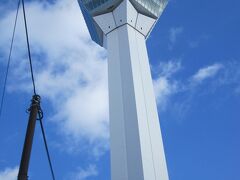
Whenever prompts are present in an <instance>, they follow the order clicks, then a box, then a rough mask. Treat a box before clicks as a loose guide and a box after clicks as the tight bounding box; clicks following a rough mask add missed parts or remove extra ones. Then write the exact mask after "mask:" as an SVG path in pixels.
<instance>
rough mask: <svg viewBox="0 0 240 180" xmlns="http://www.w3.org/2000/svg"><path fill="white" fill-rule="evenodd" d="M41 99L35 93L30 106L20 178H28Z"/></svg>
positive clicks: (22, 179) (25, 179)
mask: <svg viewBox="0 0 240 180" xmlns="http://www.w3.org/2000/svg"><path fill="white" fill-rule="evenodd" d="M40 100H41V98H40V96H39V95H34V96H33V97H32V103H31V107H30V108H29V111H30V115H29V120H28V127H27V132H26V136H25V142H24V147H23V152H22V158H21V164H20V168H19V173H18V180H27V179H28V167H29V160H30V156H31V150H32V143H33V137H34V131H35V125H36V120H37V115H38V110H39V107H40Z"/></svg>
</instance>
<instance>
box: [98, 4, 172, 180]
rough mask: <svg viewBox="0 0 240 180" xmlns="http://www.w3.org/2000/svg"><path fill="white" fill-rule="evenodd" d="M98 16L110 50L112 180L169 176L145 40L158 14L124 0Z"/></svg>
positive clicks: (162, 179)
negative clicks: (152, 15)
mask: <svg viewBox="0 0 240 180" xmlns="http://www.w3.org/2000/svg"><path fill="white" fill-rule="evenodd" d="M94 20H95V21H96V22H97V24H98V25H99V27H100V28H101V29H102V30H103V32H104V33H105V44H106V48H107V50H108V79H109V83H108V85H109V112H110V144H111V176H112V180H135V179H136V180H168V172H167V166H166V160H165V155H164V148H163V142H162V136H161V131H160V126H159V118H158V112H157V106H156V102H155V96H154V91H153V84H152V78H151V72H150V66H149V61H148V55H147V48H146V43H145V41H146V37H147V35H148V34H149V32H150V31H151V28H152V26H153V25H154V23H155V21H156V20H155V19H152V18H150V17H147V16H145V15H142V14H140V13H138V12H137V11H136V10H135V8H134V7H133V6H132V4H131V3H130V2H129V1H126V0H125V1H123V2H122V3H121V4H120V5H119V6H118V7H117V8H116V9H115V10H114V11H113V12H110V13H107V14H103V15H100V16H96V17H94Z"/></svg>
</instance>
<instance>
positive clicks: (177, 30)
mask: <svg viewBox="0 0 240 180" xmlns="http://www.w3.org/2000/svg"><path fill="white" fill-rule="evenodd" d="M183 31H184V28H183V27H172V28H171V29H170V30H169V41H170V43H169V45H168V47H169V49H170V50H172V49H173V47H174V45H175V44H176V42H177V38H178V36H179V35H181V34H182V33H183Z"/></svg>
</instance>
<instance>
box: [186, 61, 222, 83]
mask: <svg viewBox="0 0 240 180" xmlns="http://www.w3.org/2000/svg"><path fill="white" fill-rule="evenodd" d="M221 68H223V65H222V64H213V65H210V66H207V67H204V68H201V69H199V70H198V72H197V73H196V74H194V75H193V77H192V80H191V81H192V82H193V83H201V82H202V81H204V80H205V79H208V78H211V77H214V76H215V75H216V74H217V73H218V72H219V70H220V69H221Z"/></svg>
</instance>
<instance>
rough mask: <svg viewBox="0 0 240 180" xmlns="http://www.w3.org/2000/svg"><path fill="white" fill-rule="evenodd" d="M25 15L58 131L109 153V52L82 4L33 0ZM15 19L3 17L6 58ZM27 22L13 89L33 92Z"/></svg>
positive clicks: (40, 86) (39, 80)
mask: <svg viewBox="0 0 240 180" xmlns="http://www.w3.org/2000/svg"><path fill="white" fill-rule="evenodd" d="M26 11H27V15H28V16H27V19H28V26H29V35H30V44H31V49H32V55H33V58H32V59H33V65H34V70H35V78H36V85H37V91H38V92H39V94H40V95H41V96H42V99H43V100H44V98H45V99H46V98H47V99H48V100H49V101H50V102H51V104H54V114H52V118H51V119H52V121H53V122H56V124H58V125H59V126H57V127H56V129H60V132H61V133H62V134H63V137H64V136H66V135H67V138H68V139H72V140H70V141H69V142H74V143H76V142H80V141H81V140H82V139H85V140H87V141H88V143H89V144H90V145H91V146H92V148H93V151H96V154H101V152H98V150H104V149H106V147H105V146H106V144H107V143H108V142H107V141H108V137H109V134H108V92H107V61H106V52H105V50H104V49H103V48H101V47H99V46H97V45H96V44H94V43H93V42H92V40H91V39H90V36H89V33H88V30H87V28H86V25H85V22H84V20H83V17H82V15H81V11H80V8H79V6H78V4H77V1H74V0H71V1H69V0H59V1H57V2H56V3H55V4H51V5H50V4H48V3H47V2H43V1H41V2H40V1H37V2H31V3H27V4H26ZM14 16H15V12H9V13H8V14H6V15H5V16H4V18H2V19H0V39H1V41H0V49H1V52H2V54H5V57H6V56H7V53H8V48H6V47H8V46H9V42H10V41H9V40H10V37H11V31H10V30H11V29H12V24H11V23H12V22H13V20H14ZM22 20H23V18H22V14H21V16H20V17H19V23H18V26H17V34H16V40H15V45H14V50H13V53H14V54H13V59H12V68H13V73H14V75H13V77H11V78H9V80H11V79H12V82H10V87H9V89H10V90H12V91H16V90H22V92H31V89H32V87H31V83H30V74H29V69H28V68H29V65H28V61H27V59H26V42H25V34H24V29H23V27H24V26H23V21H22ZM1 52H0V53H1ZM13 80H14V81H15V82H16V81H17V82H18V84H17V85H16V84H15V83H14V81H13ZM99 145H101V146H102V147H99ZM96 147H98V148H97V150H96Z"/></svg>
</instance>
